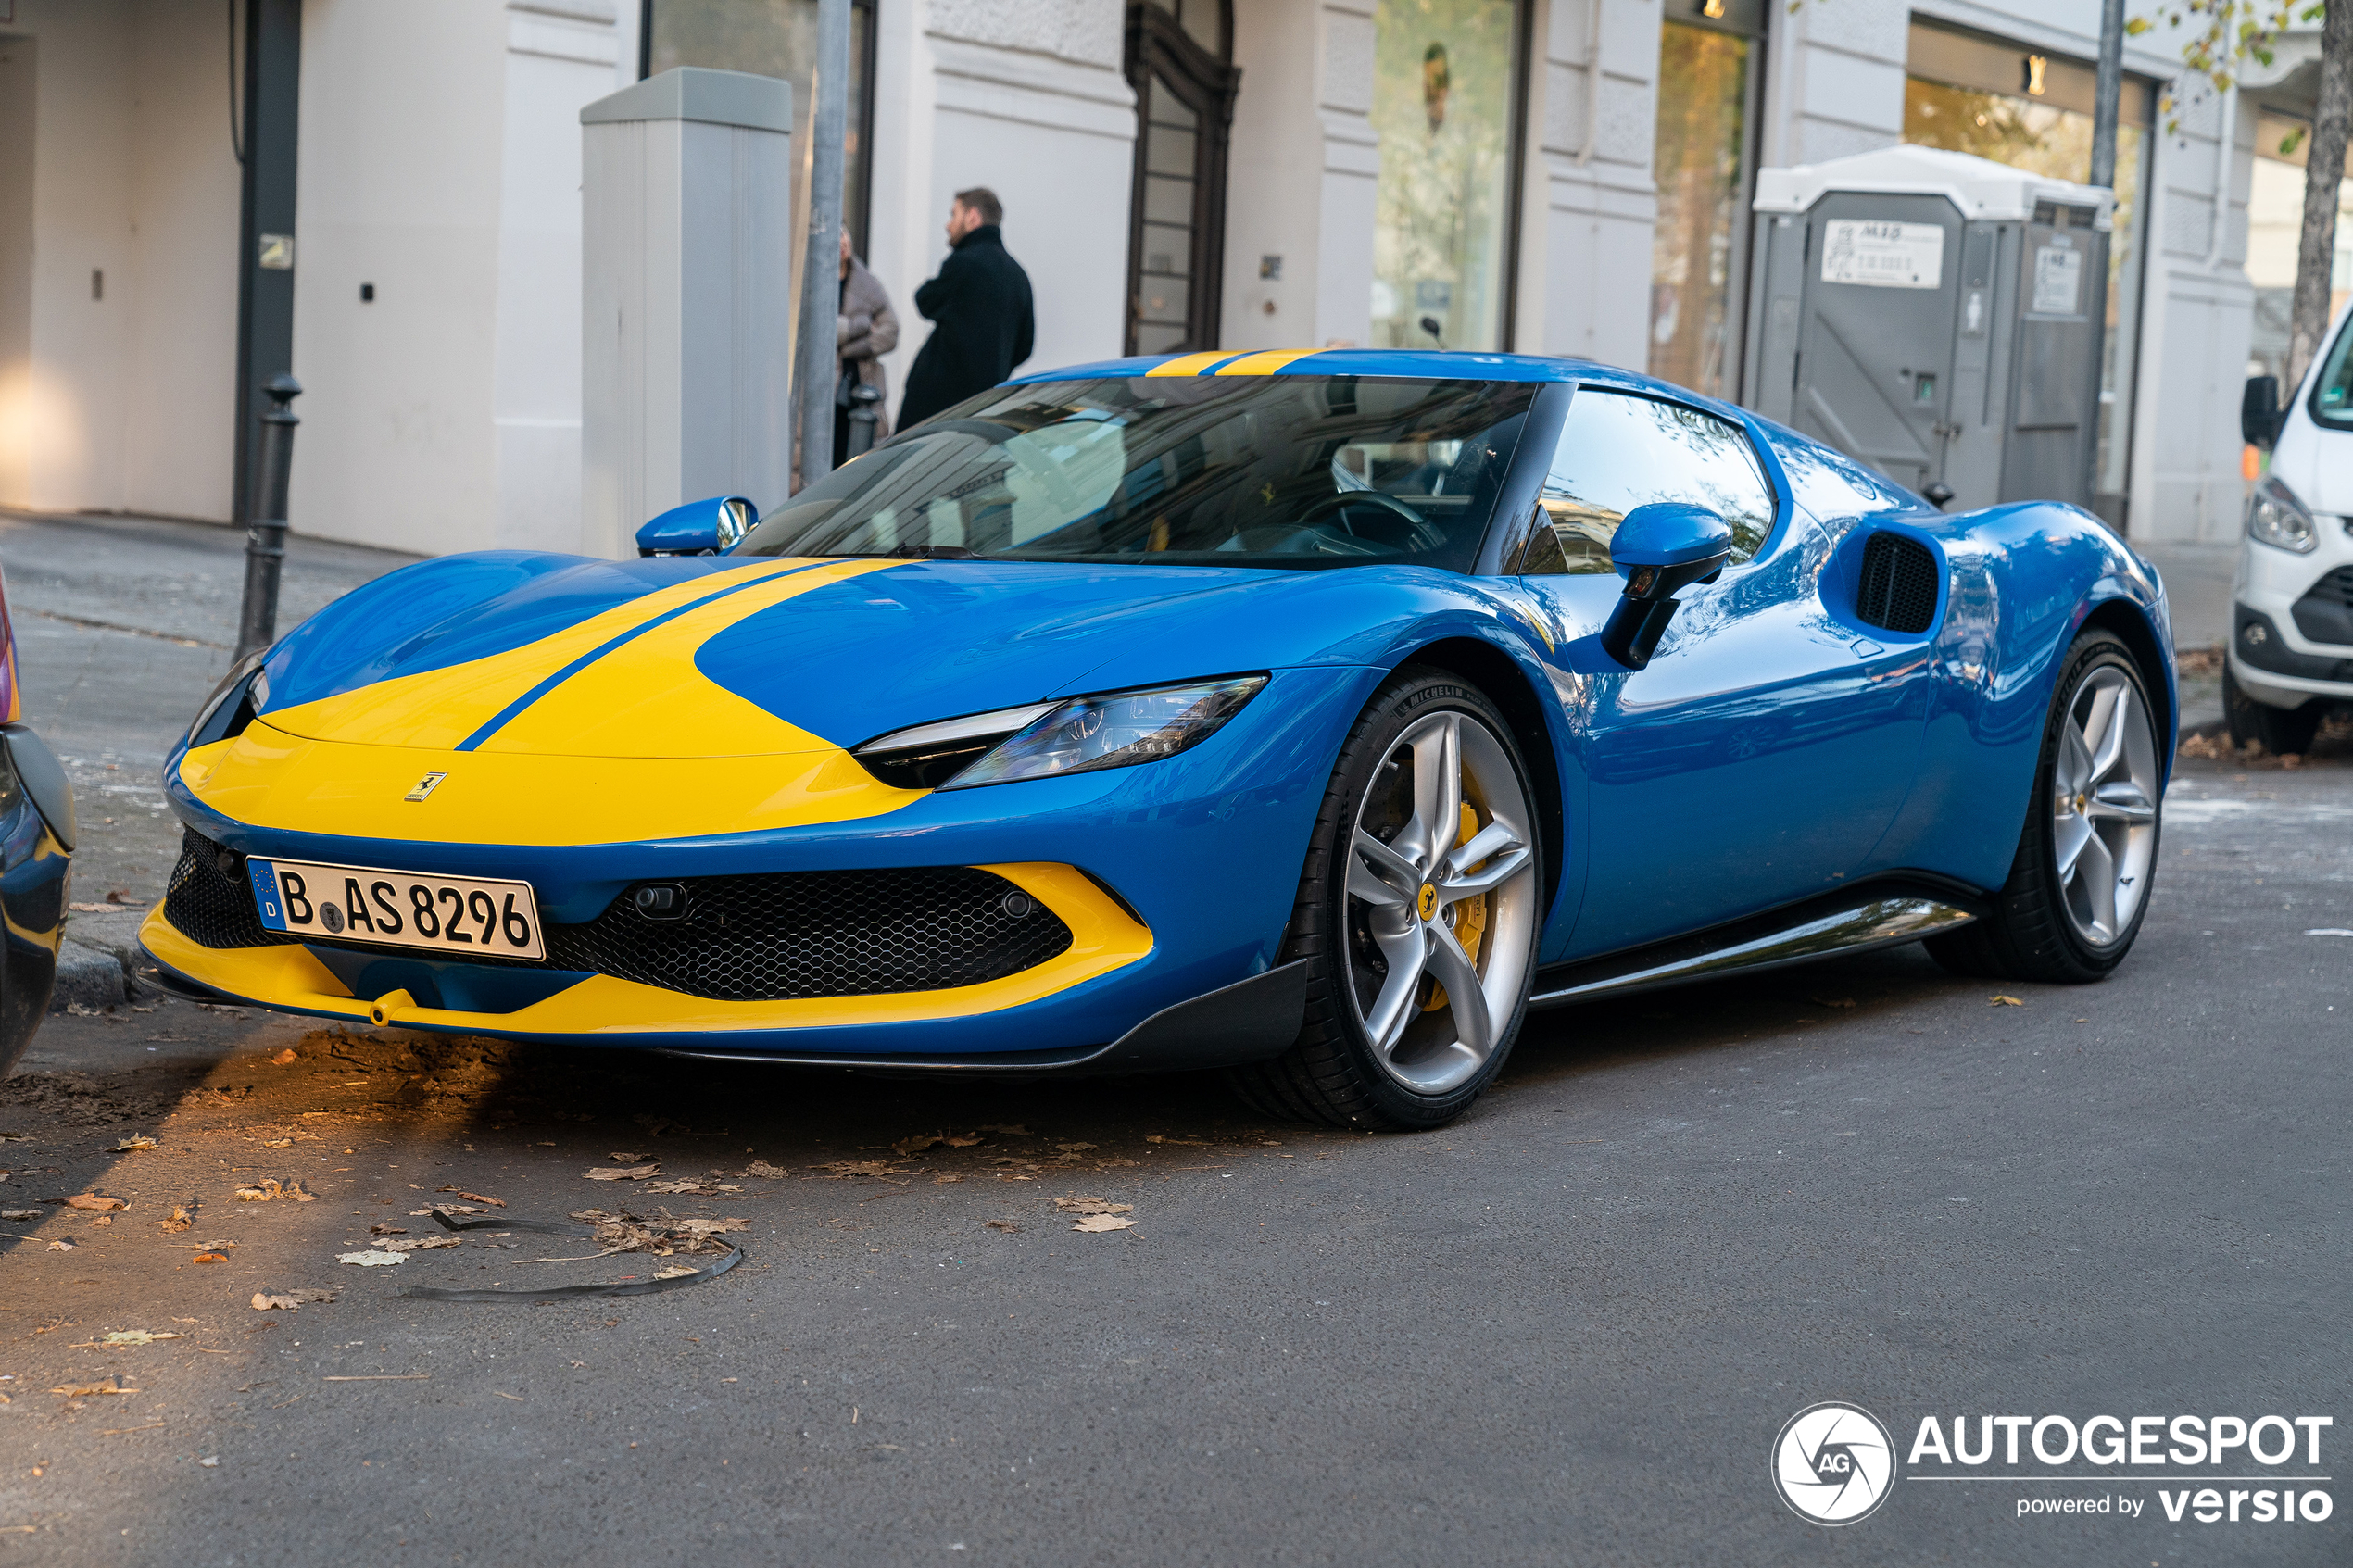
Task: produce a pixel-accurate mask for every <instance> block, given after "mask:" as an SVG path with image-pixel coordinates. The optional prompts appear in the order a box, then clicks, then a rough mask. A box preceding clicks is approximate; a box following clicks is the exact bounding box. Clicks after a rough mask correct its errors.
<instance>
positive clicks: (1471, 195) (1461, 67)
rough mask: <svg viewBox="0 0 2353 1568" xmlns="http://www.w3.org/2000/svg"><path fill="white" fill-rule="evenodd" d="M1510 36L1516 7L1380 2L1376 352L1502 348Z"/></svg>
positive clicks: (1513, 75)
mask: <svg viewBox="0 0 2353 1568" xmlns="http://www.w3.org/2000/svg"><path fill="white" fill-rule="evenodd" d="M1518 24H1519V16H1518V6H1516V4H1515V0H1380V3H1379V9H1378V11H1377V12H1376V13H1375V19H1374V36H1375V44H1374V77H1373V112H1372V119H1373V129H1374V130H1375V131H1376V132H1378V133H1379V136H1380V181H1379V184H1378V191H1377V195H1376V201H1377V204H1378V206H1377V214H1376V226H1375V229H1374V232H1373V344H1374V345H1375V346H1378V347H1382V348H1440V347H1444V348H1472V349H1496V348H1501V347H1502V346H1504V332H1505V330H1506V328H1505V322H1504V307H1505V302H1506V295H1507V294H1508V286H1509V281H1510V269H1511V255H1510V250H1511V228H1512V225H1511V210H1512V203H1511V173H1512V135H1513V125H1512V120H1513V110H1514V103H1515V99H1516V82H1517V80H1518V78H1517V61H1516V58H1515V55H1516V42H1517V41H1516V33H1517V31H1518Z"/></svg>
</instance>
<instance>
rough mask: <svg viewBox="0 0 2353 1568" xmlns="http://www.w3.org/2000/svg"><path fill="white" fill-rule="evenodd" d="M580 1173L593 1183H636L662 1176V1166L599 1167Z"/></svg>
mask: <svg viewBox="0 0 2353 1568" xmlns="http://www.w3.org/2000/svg"><path fill="white" fill-rule="evenodd" d="M581 1174H582V1175H584V1176H585V1177H587V1178H588V1179H589V1180H590V1181H592V1182H635V1181H641V1180H643V1179H644V1178H646V1177H648V1176H659V1175H661V1166H660V1165H598V1166H597V1167H595V1168H594V1169H592V1170H587V1171H583V1172H582V1173H581Z"/></svg>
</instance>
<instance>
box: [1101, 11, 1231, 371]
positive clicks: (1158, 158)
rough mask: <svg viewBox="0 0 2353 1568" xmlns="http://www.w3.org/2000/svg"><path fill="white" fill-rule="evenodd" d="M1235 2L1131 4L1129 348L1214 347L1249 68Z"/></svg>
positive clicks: (1182, 350)
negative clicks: (1241, 96) (1237, 62)
mask: <svg viewBox="0 0 2353 1568" xmlns="http://www.w3.org/2000/svg"><path fill="white" fill-rule="evenodd" d="M1233 38H1234V16H1233V0H1128V6H1127V81H1128V84H1129V85H1130V86H1132V87H1133V88H1135V90H1136V176H1135V186H1134V191H1133V194H1132V195H1131V196H1130V199H1129V202H1128V219H1127V350H1126V351H1127V352H1128V353H1130V354H1182V353H1186V352H1189V351H1190V350H1195V349H1203V348H1214V347H1215V346H1216V345H1217V331H1218V306H1219V295H1220V293H1221V282H1222V276H1221V275H1222V270H1223V268H1224V264H1225V253H1226V144H1227V135H1228V133H1229V132H1230V131H1231V129H1232V127H1233V122H1234V94H1235V93H1236V92H1237V91H1238V90H1239V87H1240V86H1241V79H1242V73H1241V71H1240V70H1239V69H1237V68H1236V67H1235V66H1234V65H1233V64H1232V63H1231V61H1232V58H1233Z"/></svg>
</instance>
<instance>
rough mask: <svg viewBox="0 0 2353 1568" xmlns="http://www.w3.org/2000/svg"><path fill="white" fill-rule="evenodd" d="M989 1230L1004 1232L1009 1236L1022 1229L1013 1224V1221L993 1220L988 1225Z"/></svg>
mask: <svg viewBox="0 0 2353 1568" xmlns="http://www.w3.org/2000/svg"><path fill="white" fill-rule="evenodd" d="M988 1229H990V1230H992V1231H1004V1232H1006V1233H1007V1234H1009V1235H1010V1234H1011V1233H1013V1232H1014V1231H1017V1230H1019V1229H1021V1227H1020V1226H1019V1225H1017V1224H1015V1223H1013V1222H1012V1221H1011V1220H991V1221H989V1222H988Z"/></svg>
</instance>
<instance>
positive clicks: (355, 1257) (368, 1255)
mask: <svg viewBox="0 0 2353 1568" xmlns="http://www.w3.org/2000/svg"><path fill="white" fill-rule="evenodd" d="M402 1257H403V1255H402V1254H401V1253H398V1252H385V1251H382V1250H379V1249H375V1248H371V1249H370V1250H368V1251H366V1252H346V1253H344V1254H342V1255H341V1256H340V1257H338V1258H336V1260H335V1261H336V1262H338V1263H357V1264H359V1266H360V1267H361V1268H363V1269H380V1268H383V1267H384V1265H385V1264H387V1263H397V1262H399V1261H402Z"/></svg>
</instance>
